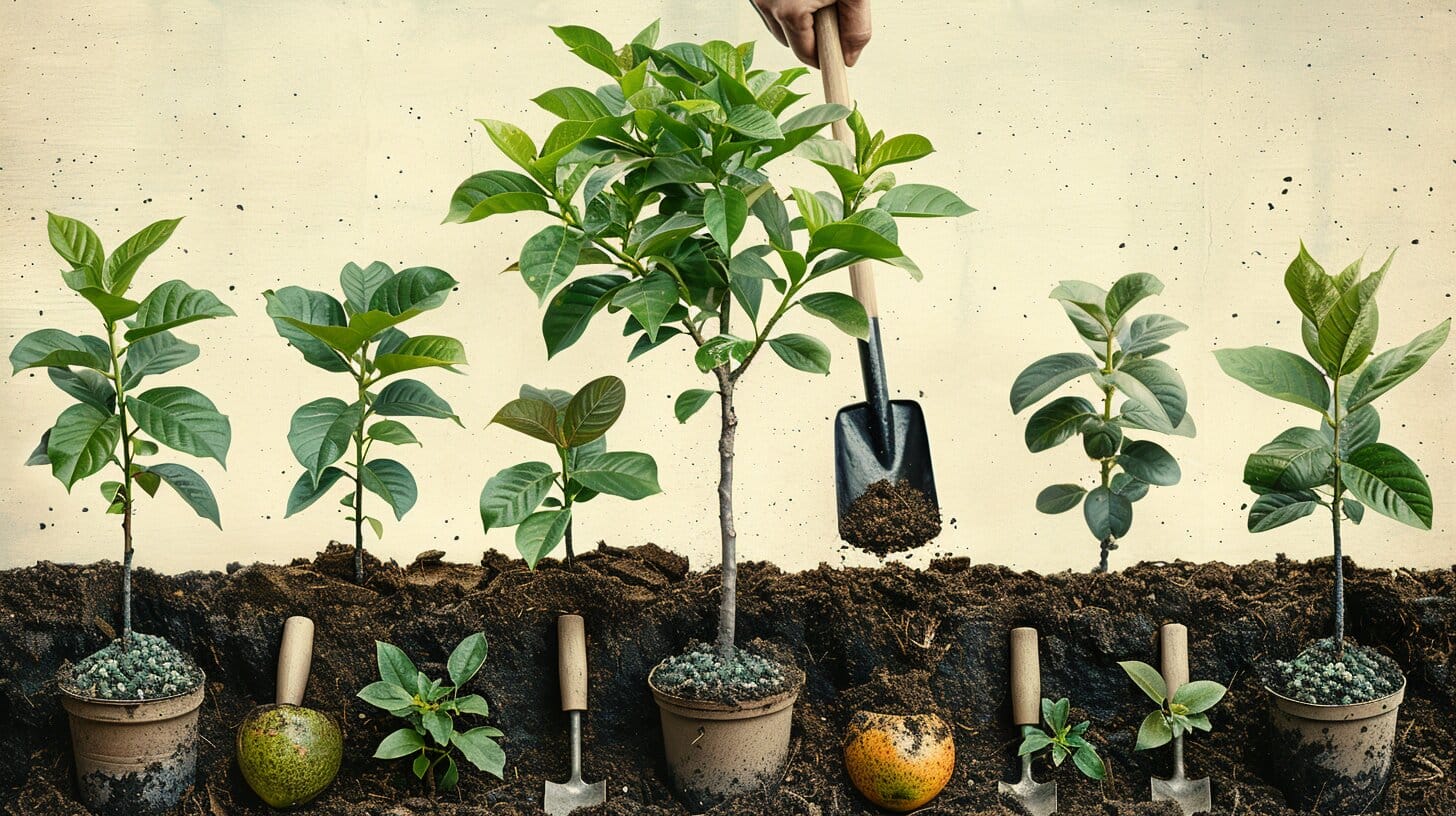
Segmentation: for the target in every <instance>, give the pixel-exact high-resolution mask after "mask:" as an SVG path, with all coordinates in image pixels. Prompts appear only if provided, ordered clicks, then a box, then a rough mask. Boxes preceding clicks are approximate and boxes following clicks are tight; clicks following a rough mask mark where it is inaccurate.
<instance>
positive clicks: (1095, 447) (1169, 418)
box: [1011, 272, 1197, 572]
mask: <svg viewBox="0 0 1456 816" xmlns="http://www.w3.org/2000/svg"><path fill="white" fill-rule="evenodd" d="M1162 291H1163V284H1162V282H1161V281H1159V280H1158V279H1157V278H1155V277H1153V276H1152V275H1149V274H1146V273H1142V272H1139V273H1134V274H1131V275H1125V276H1123V277H1122V278H1120V279H1119V280H1118V281H1117V282H1116V283H1114V284H1113V285H1112V289H1111V290H1108V291H1104V290H1103V289H1101V288H1100V287H1098V286H1095V285H1093V284H1090V283H1085V282H1083V281H1071V280H1069V281H1062V282H1061V283H1060V284H1059V285H1058V286H1057V288H1055V289H1053V290H1052V293H1051V297H1052V299H1053V300H1056V301H1058V302H1060V303H1061V304H1062V308H1063V310H1065V311H1066V313H1067V317H1068V318H1069V319H1070V320H1071V321H1072V325H1073V326H1074V327H1076V329H1077V333H1078V334H1079V335H1081V337H1082V339H1083V340H1084V341H1085V342H1086V343H1087V345H1088V346H1089V347H1090V348H1091V350H1092V355H1093V356H1088V355H1086V354H1082V353H1080V352H1064V353H1061V354H1053V355H1051V356H1049V357H1043V358H1042V359H1040V360H1037V361H1036V362H1035V363H1032V364H1031V365H1030V366H1027V368H1026V369H1025V370H1024V371H1022V372H1021V374H1019V375H1018V376H1017V377H1016V381H1015V382H1014V383H1012V385H1011V411H1012V413H1020V412H1021V411H1022V410H1024V409H1026V408H1029V407H1031V406H1032V405H1035V404H1036V403H1037V402H1038V401H1040V400H1041V399H1042V398H1043V397H1046V396H1047V395H1049V394H1051V393H1052V392H1053V391H1055V390H1057V389H1058V388H1060V387H1061V386H1062V385H1063V384H1065V383H1068V382H1071V381H1072V380H1075V379H1077V378H1078V377H1084V376H1085V377H1088V378H1090V379H1091V381H1092V383H1093V384H1094V385H1095V386H1096V387H1097V389H1098V391H1100V392H1101V393H1100V396H1099V397H1098V402H1099V403H1100V406H1098V405H1094V404H1093V403H1092V402H1090V401H1089V400H1087V399H1084V398H1083V397H1072V396H1066V397H1058V398H1057V399H1054V400H1052V401H1051V402H1049V403H1047V404H1046V405H1044V406H1042V407H1041V408H1040V409H1038V410H1037V411H1036V413H1034V414H1032V415H1031V419H1030V420H1028V421H1027V423H1026V447H1027V449H1028V450H1030V451H1031V452H1032V453H1040V452H1041V451H1044V450H1050V449H1051V448H1054V447H1056V446H1058V445H1060V444H1062V443H1063V442H1066V441H1067V440H1068V439H1071V438H1072V437H1074V436H1077V435H1078V434H1080V435H1081V437H1082V450H1083V451H1084V452H1085V453H1086V454H1087V456H1088V457H1089V458H1090V459H1092V460H1093V461H1094V462H1096V463H1097V469H1098V483H1097V485H1096V486H1095V487H1093V488H1092V489H1091V490H1090V491H1089V490H1087V489H1086V488H1085V487H1083V486H1082V485H1080V484H1073V483H1067V484H1054V485H1051V486H1050V487H1047V488H1046V489H1044V490H1042V491H1041V493H1039V494H1038V495H1037V497H1036V509H1038V510H1040V511H1041V512H1043V513H1065V512H1066V511H1068V510H1071V509H1072V508H1074V507H1076V506H1077V505H1079V504H1080V505H1082V516H1083V518H1084V519H1085V520H1086V522H1087V528H1088V529H1089V530H1091V531H1092V535H1093V536H1095V537H1096V538H1097V540H1098V542H1099V544H1100V545H1101V550H1102V555H1101V560H1100V562H1099V564H1098V570H1100V571H1103V572H1106V571H1107V555H1108V553H1109V552H1110V551H1112V550H1115V549H1117V542H1118V540H1119V539H1121V538H1122V537H1123V536H1126V535H1127V534H1128V531H1129V530H1131V529H1132V505H1133V502H1136V501H1138V500H1139V499H1141V498H1142V497H1143V496H1146V495H1147V493H1148V488H1149V487H1150V486H1151V485H1159V486H1164V487H1166V486H1170V485H1175V484H1177V483H1178V482H1179V480H1180V479H1182V477H1183V474H1182V470H1181V469H1180V468H1179V467H1178V461H1177V460H1176V459H1174V458H1173V455H1172V454H1171V453H1169V452H1168V451H1167V449H1165V448H1164V447H1163V446H1162V445H1159V444H1158V443H1156V442H1149V441H1147V440H1142V439H1139V440H1133V439H1129V438H1128V437H1127V434H1126V431H1128V430H1140V431H1153V432H1155V433H1162V434H1172V435H1176V436H1185V437H1191V436H1193V435H1194V434H1195V433H1196V432H1197V431H1196V430H1195V428H1194V425H1193V417H1191V416H1189V415H1188V392H1187V390H1186V389H1185V388H1184V386H1183V378H1182V377H1180V376H1179V375H1178V372H1177V371H1175V370H1174V369H1173V367H1172V366H1170V365H1168V364H1167V363H1165V362H1163V361H1162V360H1157V359H1154V357H1156V356H1157V355H1159V354H1162V353H1163V352H1165V351H1167V350H1168V345H1167V344H1166V343H1164V342H1163V341H1164V340H1166V339H1167V338H1169V337H1171V336H1172V335H1174V334H1177V333H1178V332H1181V331H1184V330H1185V329H1187V328H1188V327H1187V326H1186V325H1184V324H1183V323H1180V322H1179V321H1177V320H1174V319H1173V318H1171V317H1168V316H1167V315H1161V314H1148V315H1143V316H1141V317H1137V318H1132V317H1131V314H1130V313H1131V311H1132V308H1133V306H1135V305H1137V304H1138V303H1139V302H1141V301H1142V300H1143V299H1145V298H1148V297H1151V296H1153V295H1157V294H1159V293H1161V292H1162ZM1094 357H1095V359H1094ZM1119 396H1121V397H1123V398H1124V399H1123V402H1122V404H1121V405H1120V406H1118V408H1117V413H1113V403H1114V401H1115V400H1116V399H1117V398H1118V397H1119ZM1119 469H1120V470H1121V472H1120V473H1119V472H1117V471H1118V470H1119Z"/></svg>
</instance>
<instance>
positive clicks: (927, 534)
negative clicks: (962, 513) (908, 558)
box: [839, 479, 940, 558]
mask: <svg viewBox="0 0 1456 816" xmlns="http://www.w3.org/2000/svg"><path fill="white" fill-rule="evenodd" d="M938 535H940V508H938V507H936V506H935V503H934V502H932V501H931V500H930V497H929V496H926V495H925V494H924V493H922V492H920V490H919V488H916V487H915V486H914V485H912V484H910V483H909V482H908V481H905V480H904V479H901V480H900V481H898V482H890V481H889V480H887V479H881V480H879V481H878V482H873V483H871V484H870V486H869V487H867V488H865V492H864V494H863V495H861V496H860V497H859V498H857V499H855V500H854V501H853V502H850V505H849V509H848V510H846V511H845V512H844V517H843V518H841V519H840V520H839V537H840V538H842V539H844V540H845V541H847V542H849V543H850V544H851V545H853V546H855V547H858V548H860V549H861V550H865V551H867V552H872V553H874V554H875V555H878V556H880V557H882V558H883V557H884V556H886V555H889V554H890V553H897V552H904V551H906V550H913V549H915V548H916V547H921V546H924V545H925V544H927V543H929V542H930V541H931V540H933V539H934V538H935V537H936V536H938Z"/></svg>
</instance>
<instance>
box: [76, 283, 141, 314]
mask: <svg viewBox="0 0 1456 816" xmlns="http://www.w3.org/2000/svg"><path fill="white" fill-rule="evenodd" d="M80 295H81V297H83V298H85V299H86V300H87V301H89V302H90V303H91V305H92V306H95V307H96V311H98V312H100V313H101V317H102V319H103V320H105V321H106V322H107V323H115V322H116V321H118V320H121V319H122V318H124V317H131V316H132V315H134V314H136V312H137V309H139V308H141V304H140V303H137V302H136V301H134V300H127V299H126V298H124V297H118V296H116V295H113V294H111V293H110V292H108V291H106V290H105V289H100V288H98V287H95V286H87V287H84V288H82V289H81V290H80Z"/></svg>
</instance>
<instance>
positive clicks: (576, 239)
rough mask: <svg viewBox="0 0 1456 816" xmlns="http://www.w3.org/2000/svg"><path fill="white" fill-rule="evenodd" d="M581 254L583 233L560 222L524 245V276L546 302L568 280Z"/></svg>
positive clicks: (540, 300) (541, 299)
mask: <svg viewBox="0 0 1456 816" xmlns="http://www.w3.org/2000/svg"><path fill="white" fill-rule="evenodd" d="M580 255H581V233H580V232H577V231H576V230H572V229H567V228H566V227H563V226H561V225H560V224H554V225H552V226H549V227H546V228H545V229H543V230H541V231H540V232H538V233H536V234H535V235H532V236H531V237H530V238H528V239H526V244H525V246H523V247H521V260H520V265H521V278H522V279H523V280H525V281H526V286H527V287H529V288H530V289H531V291H532V292H535V293H536V300H537V302H539V303H545V302H546V297H547V296H548V295H550V294H551V293H552V292H553V291H555V290H556V287H558V286H560V285H561V284H563V283H565V282H566V279H567V278H568V277H570V276H571V271H572V270H573V269H575V268H576V262H577V258H578V257H579V256H580Z"/></svg>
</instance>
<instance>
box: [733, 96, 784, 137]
mask: <svg viewBox="0 0 1456 816" xmlns="http://www.w3.org/2000/svg"><path fill="white" fill-rule="evenodd" d="M724 126H725V127H727V128H728V129H729V130H731V131H733V132H735V133H738V134H741V135H743V136H747V137H748V138H750V139H754V140H757V141H769V140H772V139H782V138H784V133H783V131H781V130H779V123H778V121H777V120H775V119H774V116H773V114H772V113H769V112H768V111H766V110H764V109H763V108H760V107H759V106H757V105H739V106H737V107H735V108H734V109H733V110H731V111H729V113H728V121H727V122H725V123H724Z"/></svg>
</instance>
